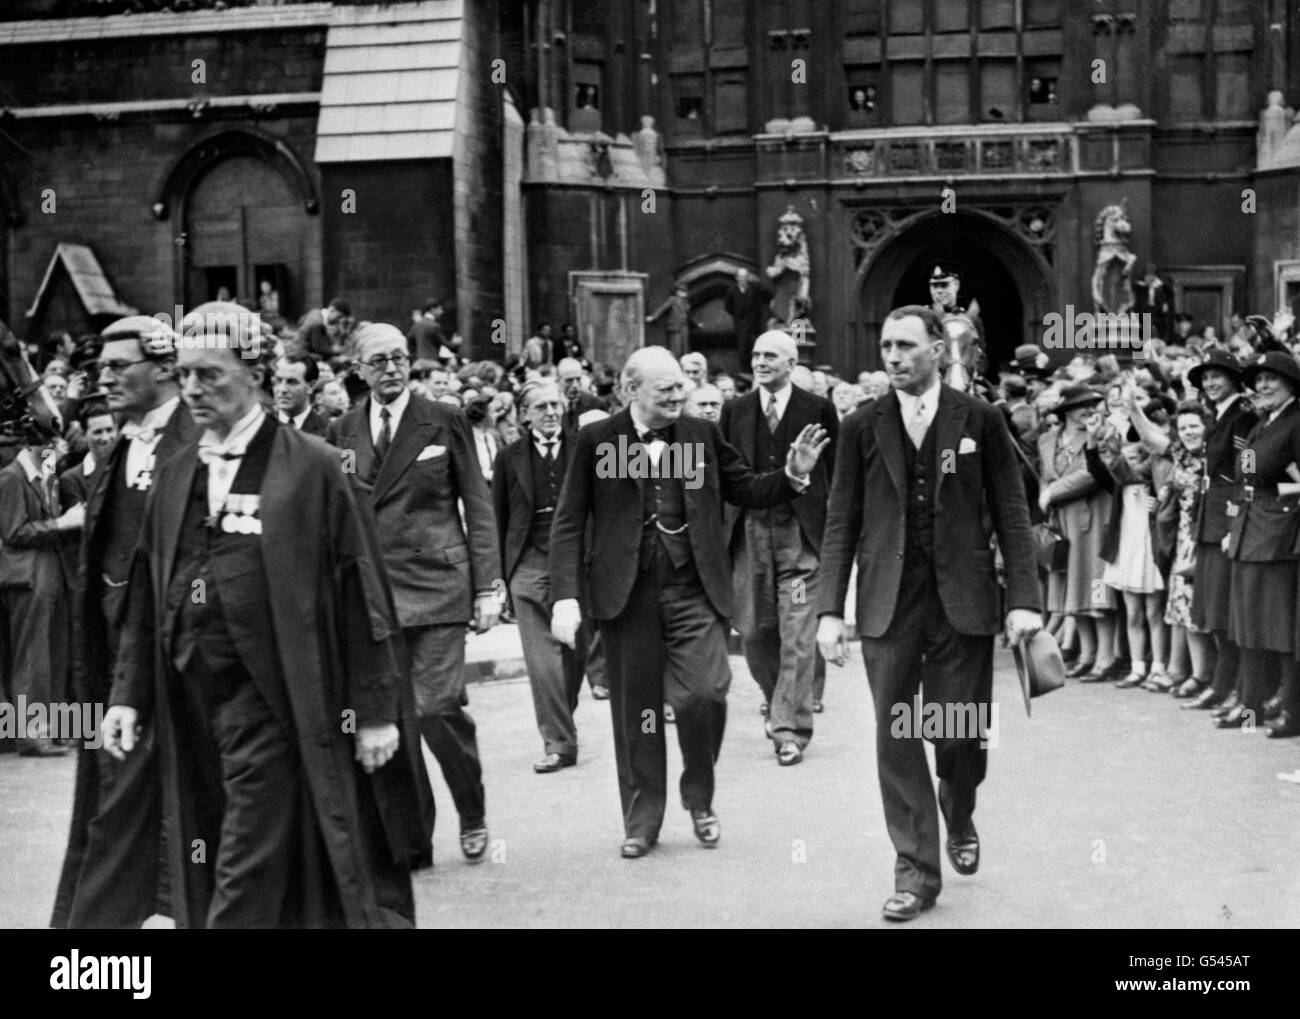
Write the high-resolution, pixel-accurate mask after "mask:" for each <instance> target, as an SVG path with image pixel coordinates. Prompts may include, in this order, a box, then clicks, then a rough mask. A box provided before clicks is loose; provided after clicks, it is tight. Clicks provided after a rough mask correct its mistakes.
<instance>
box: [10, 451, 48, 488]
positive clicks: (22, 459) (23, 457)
mask: <svg viewBox="0 0 1300 1019" xmlns="http://www.w3.org/2000/svg"><path fill="white" fill-rule="evenodd" d="M14 459H16V460H17V461H18V462H19V463H20V464H22V465H23V473H24V474H26V475H27V480H28V481H30V482H32V483H33V484H35V483H36V482H38V481H40V480H41V478H42V476H43V475H44V472H43V471H42V470H41V465H40V464H39V463H37V462H36V457H34V456H32V451H31V449H29V448H28V447H27V446H24V447H23V448H22V449H20V450H19V451H18V455H17V456H16V457H15V458H14Z"/></svg>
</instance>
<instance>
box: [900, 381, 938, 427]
mask: <svg viewBox="0 0 1300 1019" xmlns="http://www.w3.org/2000/svg"><path fill="white" fill-rule="evenodd" d="M941 386H942V382H941V380H940V379H939V377H938V376H937V375H936V376H935V378H934V382H933V383H931V385H930V388H929V389H927V390H926V391H925V392H924V393H922V394H921V395H920V396H913V395H912V394H911V393H905V392H903V391H902V390H901V389H898V390H895V392H897V393H898V402H899V403H900V404H901V405H902V407H903V414H904V415H913V414H918V413H919V414H921V415H923V416H925V417H927V418H928V417H932V416H933V415H934V412H935V411H936V410H937V409H938V407H939V389H940V387H941ZM917 404H920V405H921V410H920V411H919V412H918V411H917Z"/></svg>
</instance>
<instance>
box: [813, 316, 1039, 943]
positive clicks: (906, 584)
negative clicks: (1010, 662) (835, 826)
mask: <svg viewBox="0 0 1300 1019" xmlns="http://www.w3.org/2000/svg"><path fill="white" fill-rule="evenodd" d="M944 349H945V341H944V333H943V327H942V324H941V321H940V318H939V316H938V315H936V314H935V313H934V312H933V311H932V310H930V309H929V308H924V307H921V306H919V305H908V306H906V307H903V308H899V309H897V310H895V311H893V312H891V313H890V315H889V317H888V318H887V319H886V320H885V322H884V325H883V326H882V328H881V336H880V350H881V355H882V359H883V361H884V364H885V368H886V370H887V371H888V373H889V377H890V383H891V384H892V386H893V389H892V390H891V391H890V392H889V393H887V394H885V395H884V396H882V397H881V398H880V399H878V400H875V401H873V402H871V403H869V404H866V405H864V406H862V407H860V408H859V409H858V410H857V411H855V412H854V413H853V414H852V415H850V416H849V417H848V418H847V419H846V420H845V421H844V422H843V424H842V427H841V429H840V438H839V455H838V457H837V459H836V463H835V481H834V485H833V487H832V489H831V499H830V507H829V512H828V515H827V520H826V534H825V537H824V539H823V542H822V570H823V574H822V589H821V597H820V601H819V608H818V611H819V615H820V616H821V622H820V623H819V625H818V631H817V643H818V645H819V646H820V648H821V652H822V654H823V655H824V656H825V657H826V658H827V660H828V661H834V662H836V663H838V664H841V665H842V664H843V662H844V619H843V615H844V601H845V597H846V595H847V593H848V584H849V572H850V570H851V569H852V568H853V560H854V555H855V552H856V555H857V565H858V592H857V597H858V602H857V604H858V632H859V633H861V634H862V656H863V660H864V661H865V663H866V668H867V680H868V682H869V683H870V685H871V694H872V699H873V700H874V702H875V709H876V759H877V762H878V769H879V775H880V789H881V795H882V798H883V801H884V808H885V823H886V825H887V827H888V829H889V835H890V838H891V839H892V840H893V843H894V848H895V850H896V851H897V853H898V857H897V862H896V864H895V868H894V880H895V889H896V891H895V893H894V895H892V896H890V898H889V899H887V900H886V901H885V904H884V908H883V913H884V916H885V917H886V918H887V919H890V920H911V919H913V918H914V917H916V916H918V915H919V914H920V913H921V911H922V910H925V909H929V908H930V907H931V906H933V905H934V902H935V899H936V898H937V896H938V894H939V891H940V889H941V888H942V885H943V881H942V877H941V874H940V869H939V817H938V814H939V812H938V810H936V808H935V797H934V788H933V786H932V785H931V781H930V771H929V766H928V765H927V763H926V759H925V750H924V747H923V746H922V743H921V739H920V738H919V735H918V733H919V732H920V731H921V726H920V719H919V718H913V723H914V724H904V725H903V726H902V727H901V729H900V727H899V723H900V721H902V722H904V723H906V720H907V718H909V717H911V716H913V715H916V714H922V709H921V703H920V697H921V691H922V690H923V691H924V695H925V697H926V698H927V699H928V700H929V701H930V702H933V703H934V704H935V705H938V706H940V707H941V708H943V711H944V713H943V718H944V719H945V720H947V719H954V720H956V719H963V720H969V718H970V715H971V714H974V715H975V716H976V718H978V719H980V720H981V723H983V722H984V721H985V720H987V718H988V717H989V701H990V699H991V697H992V692H993V635H994V634H995V633H997V632H998V630H999V629H1000V628H1001V624H1002V622H1003V621H1002V620H1001V619H1000V618H999V617H1000V613H999V609H998V606H999V602H1000V599H999V597H998V594H999V592H998V585H997V574H996V570H995V566H994V553H993V549H992V547H991V538H992V537H993V536H994V535H996V536H997V540H998V545H999V546H1000V548H1001V551H1002V558H1003V561H1004V562H1005V564H1006V577H1007V590H1006V599H1005V601H1006V606H1007V609H1008V611H1007V613H1006V619H1005V625H1006V631H1007V636H1008V637H1009V639H1010V640H1011V641H1013V642H1014V641H1016V640H1018V639H1019V638H1021V637H1022V636H1029V635H1031V634H1033V633H1034V632H1036V631H1037V630H1038V629H1040V628H1041V626H1042V620H1041V618H1040V617H1039V612H1040V609H1041V604H1040V601H1039V599H1040V594H1039V587H1038V576H1037V569H1036V567H1035V559H1034V550H1033V541H1032V539H1031V537H1030V529H1029V509H1028V506H1027V504H1026V501H1025V493H1024V486H1023V484H1022V482H1021V480H1020V475H1019V470H1018V467H1017V462H1016V456H1015V452H1014V450H1013V448H1012V439H1011V435H1010V432H1009V431H1008V429H1007V425H1006V419H1005V417H1004V416H1003V414H1002V412H1001V411H1000V410H998V409H997V408H996V407H993V406H991V405H989V404H986V403H983V402H981V401H979V400H976V399H974V398H972V397H969V396H966V395H965V394H963V393H960V392H958V391H957V390H955V389H952V388H950V387H948V386H945V385H943V384H942V383H941V382H940V379H939V368H940V364H941V361H942V359H943V356H944ZM914 698H916V700H914ZM957 707H961V708H963V709H965V710H963V711H962V712H961V713H958V712H956V711H950V710H949V709H950V708H957ZM971 728H976V726H969V725H964V724H963V725H954V726H952V731H949V729H948V727H947V725H946V724H945V726H944V731H943V732H942V733H941V734H940V735H939V736H938V737H936V738H935V739H934V745H935V759H936V764H937V770H938V773H939V807H940V808H941V809H942V812H943V816H944V820H945V822H946V824H947V829H948V839H947V844H946V848H947V853H948V859H949V861H950V862H951V863H952V865H953V868H954V869H955V870H956V871H957V872H958V873H959V874H973V873H975V871H976V869H977V868H978V867H979V836H978V834H977V832H976V830H975V824H974V820H973V815H974V811H975V790H976V787H977V786H978V785H979V783H980V782H981V781H982V780H983V778H984V774H985V770H986V768H987V765H988V757H987V750H986V749H985V747H986V745H987V735H988V732H987V728H986V727H985V726H984V725H983V724H981V725H979V726H978V728H979V729H980V730H981V731H978V732H972V731H969V730H970V729H971ZM926 730H927V731H929V732H933V730H932V729H931V728H930V727H928V726H927V727H926ZM959 730H960V731H959Z"/></svg>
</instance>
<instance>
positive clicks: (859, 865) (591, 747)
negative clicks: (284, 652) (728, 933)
mask: <svg viewBox="0 0 1300 1019" xmlns="http://www.w3.org/2000/svg"><path fill="white" fill-rule="evenodd" d="M997 664H998V672H997V679H996V685H995V689H996V692H997V695H998V699H999V706H1000V717H999V722H1000V740H1001V742H1000V745H999V746H998V747H997V748H996V749H995V750H993V751H992V752H991V760H990V774H989V778H988V780H987V781H986V782H985V783H984V785H983V786H982V787H981V793H980V806H979V809H978V811H977V813H976V820H977V823H978V825H979V829H980V832H981V835H982V838H983V846H984V851H983V862H982V864H981V869H980V872H979V873H978V874H977V875H975V876H974V877H970V878H962V877H958V876H957V875H955V874H953V873H952V872H951V871H950V870H948V869H947V863H946V861H945V881H946V882H947V884H946V887H945V889H944V892H943V894H942V896H941V897H940V899H939V905H938V907H937V908H936V909H935V910H934V911H933V912H930V913H927V914H925V915H924V916H923V917H922V919H920V920H918V921H917V922H915V923H913V924H911V925H909V926H910V927H955V928H965V927H1028V928H1034V927H1113V928H1144V927H1157V928H1186V927H1197V928H1211V929H1234V928H1253V927H1292V928H1294V927H1297V926H1300V868H1298V867H1297V866H1296V859H1297V850H1298V849H1300V785H1297V784H1294V783H1291V782H1284V781H1279V780H1278V778H1277V773H1278V772H1294V771H1296V770H1297V769H1300V741H1297V740H1289V741H1281V742H1279V741H1270V740H1267V739H1265V738H1264V736H1263V734H1262V733H1259V734H1246V733H1241V732H1218V731H1215V730H1213V729H1211V727H1210V725H1209V722H1208V719H1207V718H1206V717H1205V715H1204V714H1203V713H1200V712H1195V713H1193V712H1184V711H1179V710H1178V708H1177V705H1176V703H1175V702H1174V701H1173V700H1171V699H1170V698H1168V697H1162V696H1156V695H1153V694H1149V693H1145V692H1142V691H1140V690H1139V691H1127V690H1116V689H1112V688H1110V687H1101V688H1098V687H1092V686H1079V685H1077V684H1071V685H1069V686H1067V687H1066V689H1064V690H1062V691H1058V692H1056V693H1053V694H1051V695H1050V696H1048V697H1046V698H1044V699H1041V700H1039V701H1037V702H1035V705H1034V718H1033V719H1026V717H1025V712H1024V707H1023V704H1022V703H1021V699H1020V693H1019V690H1018V688H1017V686H1016V682H1015V676H1014V673H1013V672H1012V671H1011V662H1010V658H1009V656H1008V655H1006V654H1005V653H1002V652H999V655H998V659H997ZM731 665H732V670H733V673H734V680H733V684H732V694H731V699H730V709H731V714H730V718H729V722H728V730H727V739H726V745H725V747H724V749H723V754H722V759H721V761H720V764H719V769H718V780H719V781H718V793H717V799H716V802H715V806H716V808H717V811H718V814H719V816H720V818H721V820H722V844H721V846H720V847H719V848H717V849H716V850H705V849H703V848H702V847H700V846H699V845H698V844H697V843H696V841H695V839H694V837H693V836H692V834H691V828H690V823H689V820H688V818H687V815H686V813H685V811H682V810H680V809H676V808H673V809H671V810H670V813H669V815H668V818H667V821H666V823H665V826H664V830H663V833H662V836H661V843H660V846H659V847H658V849H656V850H655V852H653V853H652V854H651V855H650V856H649V857H647V858H645V859H643V860H635V861H625V860H622V859H620V858H619V856H618V846H619V841H620V839H621V836H622V829H621V826H620V822H619V809H618V793H617V785H616V781H615V774H614V762H613V746H612V739H611V736H610V728H609V717H608V716H609V709H608V705H607V704H605V703H600V702H594V701H592V700H590V697H589V694H588V692H587V691H586V690H584V692H583V701H582V704H581V706H580V708H579V715H578V722H579V729H580V734H581V738H582V739H583V744H582V751H581V755H582V756H581V760H580V762H579V765H578V767H576V768H573V769H569V770H567V771H563V772H560V773H558V774H555V775H546V776H537V775H534V774H533V773H532V771H531V764H532V762H533V761H534V760H535V759H536V758H537V757H538V756H540V754H541V744H540V741H539V739H538V737H537V734H536V732H535V729H534V724H533V716H532V703H531V700H530V697H529V691H528V688H527V685H526V682H525V681H523V680H505V681H498V682H493V683H484V684H479V685H475V686H474V687H472V688H471V694H470V697H471V704H470V710H471V712H472V713H473V715H474V717H475V719H476V720H477V722H478V725H479V733H480V740H481V745H482V750H483V755H484V767H485V772H486V783H487V791H488V818H489V824H490V827H491V831H492V838H493V847H492V850H491V851H490V855H491V856H492V859H491V860H490V861H489V862H485V863H483V864H481V865H479V866H477V867H471V866H468V865H466V864H465V863H464V862H462V860H461V859H460V853H459V850H458V847H457V843H456V827H455V823H454V818H453V817H451V815H450V811H449V809H448V812H447V813H446V814H444V815H443V816H442V817H441V818H440V822H441V823H440V824H439V828H438V832H437V834H436V835H435V840H434V841H435V846H434V852H435V857H436V861H437V863H436V867H435V869H434V870H433V871H431V872H428V873H426V874H424V875H423V876H421V877H420V878H419V879H418V884H417V894H418V898H419V917H420V922H421V925H423V926H429V927H568V926H608V927H644V926H653V927H661V926H674V927H789V926H806V927H821V926H837V927H841V926H846V927H853V926H864V925H865V926H879V925H882V924H883V921H881V920H880V919H879V907H880V903H881V902H882V901H883V900H884V899H885V897H886V896H887V895H888V894H889V892H890V891H891V889H892V867H893V852H892V849H891V847H890V844H889V840H888V837H887V835H886V833H885V830H884V823H883V817H882V814H881V810H880V802H879V793H878V791H877V786H876V777H875V767H874V757H873V751H872V738H871V729H870V718H871V708H870V703H869V699H868V696H867V688H866V680H865V677H864V675H863V672H862V666H861V660H860V658H859V657H858V656H857V654H856V651H855V654H854V657H853V659H852V660H851V661H850V662H849V664H848V665H847V666H846V667H845V668H844V669H835V668H833V667H832V669H831V672H830V675H829V677H828V682H827V711H826V713H825V714H824V715H820V716H818V719H817V724H818V730H817V734H816V737H815V738H814V740H813V743H812V745H811V747H810V749H809V752H808V754H807V756H806V757H805V759H804V763H802V764H800V765H798V766H797V767H793V768H779V767H778V766H777V764H776V762H775V759H774V758H773V756H772V752H771V750H770V749H769V744H768V743H767V742H766V741H765V740H764V739H763V736H762V724H761V719H760V717H759V714H758V705H759V695H758V691H757V688H756V686H755V685H754V683H753V681H752V680H751V679H750V678H749V675H748V673H747V672H746V670H745V666H744V662H743V660H742V659H740V658H737V657H733V658H732V659H731ZM670 738H671V734H670ZM670 761H671V765H670V767H671V768H672V769H673V781H674V782H675V781H676V776H677V774H678V771H679V767H680V765H679V759H678V756H677V754H676V748H675V746H674V747H673V751H672V753H671V755H670ZM430 764H431V768H432V769H433V772H434V774H435V776H436V779H435V790H436V795H437V797H438V803H439V806H440V807H444V806H446V805H449V803H450V801H449V797H448V794H447V792H446V787H445V786H444V785H443V783H442V779H441V775H440V774H438V773H437V769H436V765H434V764H433V763H432V759H430ZM72 774H73V762H72V759H71V757H69V758H66V759H63V760H57V761H41V760H27V759H21V760H20V759H18V758H17V757H15V756H12V755H6V756H3V757H0V858H3V860H4V863H5V871H6V875H5V877H6V879H5V881H4V882H3V884H0V925H4V926H17V927H39V926H43V925H44V924H45V923H46V922H47V921H48V915H49V908H50V904H51V901H52V898H53V893H54V887H55V883H56V881H57V877H58V867H59V863H60V859H61V853H62V845H63V838H64V833H65V829H66V825H67V819H68V813H69V809H70V804H71V782H72Z"/></svg>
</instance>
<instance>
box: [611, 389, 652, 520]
mask: <svg viewBox="0 0 1300 1019" xmlns="http://www.w3.org/2000/svg"><path fill="white" fill-rule="evenodd" d="M620 435H622V436H624V437H625V440H624V441H625V443H626V445H625V448H626V449H627V451H628V458H627V459H628V462H627V463H625V464H620V465H619V466H620V469H621V470H620V473H622V474H624V475H630V474H632V473H636V477H635V478H632V477H629V478H628V480H629V481H630V482H631V483H632V484H633V485H635V486H636V490H637V499H638V505H639V500H640V498H641V492H642V490H643V489H644V488H645V478H643V477H642V476H641V474H640V473H637V472H633V471H630V470H628V469H627V468H628V467H630V466H631V462H632V446H633V445H635V444H637V443H639V442H640V441H641V440H640V439H639V438H637V434H636V426H635V425H634V424H632V412H631V411H630V410H628V409H627V408H626V407H624V408H623V409H622V410H621V411H619V412H618V414H616V415H615V416H614V434H613V441H614V443H615V446H616V447H617V444H618V437H619V436H620ZM646 458H647V459H646V465H647V466H649V463H650V460H649V452H647V453H646Z"/></svg>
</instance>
